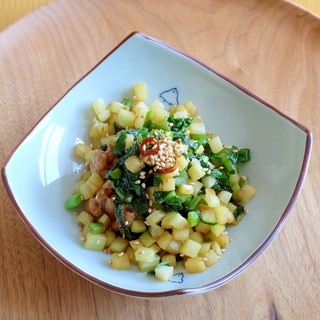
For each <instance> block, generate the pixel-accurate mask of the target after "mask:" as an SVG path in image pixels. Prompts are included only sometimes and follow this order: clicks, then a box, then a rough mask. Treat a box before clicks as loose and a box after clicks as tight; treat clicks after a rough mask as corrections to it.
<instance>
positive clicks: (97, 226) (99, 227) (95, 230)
mask: <svg viewBox="0 0 320 320" xmlns="http://www.w3.org/2000/svg"><path fill="white" fill-rule="evenodd" d="M89 229H90V232H91V233H92V234H99V233H103V232H104V231H105V229H106V227H105V225H104V224H103V223H101V222H96V223H90V224H89Z"/></svg>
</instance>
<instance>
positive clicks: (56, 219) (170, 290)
mask: <svg viewBox="0 0 320 320" xmlns="http://www.w3.org/2000/svg"><path fill="white" fill-rule="evenodd" d="M137 82H146V83H147V85H148V93H149V102H151V101H152V100H155V99H160V100H161V99H162V98H163V103H164V104H165V105H166V104H167V105H169V104H170V103H175V102H176V101H177V100H178V102H181V103H183V102H185V101H187V100H191V101H193V102H194V103H195V105H196V106H197V108H198V113H199V115H200V116H202V117H203V120H204V123H205V124H206V127H207V130H208V131H213V132H214V133H216V134H218V135H219V136H220V137H221V138H222V141H223V142H224V143H225V144H227V145H228V144H229V145H231V144H234V145H236V146H238V147H248V148H250V149H251V158H252V159H251V161H250V162H249V163H246V164H245V165H243V166H242V167H241V173H243V174H246V175H248V176H249V179H250V183H251V184H252V185H254V186H255V187H256V189H257V193H256V195H255V197H254V198H253V200H252V201H251V202H250V204H249V206H248V208H249V213H248V214H247V215H246V216H245V217H244V219H243V220H242V222H241V223H240V224H239V225H238V226H236V227H230V228H229V232H230V234H231V237H232V238H233V242H232V243H231V244H230V246H229V247H228V248H227V250H226V252H225V253H224V256H223V258H222V260H221V261H219V263H217V264H216V265H214V266H212V267H210V268H209V269H208V270H207V271H206V272H205V273H203V274H192V275H190V274H188V273H186V272H185V271H184V270H183V269H178V270H177V274H176V275H175V276H174V278H173V279H172V281H168V282H166V283H161V282H157V281H155V280H154V279H153V278H152V277H150V276H147V275H146V274H144V273H140V272H138V271H137V270H135V269H134V268H133V269H132V270H130V271H114V270H112V269H111V268H110V267H109V266H108V260H109V256H108V255H106V254H103V253H97V252H92V251H87V250H85V249H83V248H82V246H81V242H80V233H79V231H78V229H77V222H76V218H75V217H74V216H73V215H72V214H70V213H69V212H67V211H65V209H64V207H63V204H64V200H65V199H66V197H68V196H69V195H70V194H71V192H72V190H73V187H74V185H75V182H76V181H77V178H78V176H79V173H80V172H81V170H82V169H83V165H82V164H81V163H80V162H79V160H78V159H76V158H75V157H74V156H73V147H74V145H75V144H76V143H77V142H78V141H84V142H88V138H87V132H88V127H89V124H90V121H91V117H92V114H91V111H89V109H90V108H89V107H90V105H91V103H92V101H93V100H95V99H97V98H103V99H104V100H105V101H106V102H109V101H121V100H122V99H123V98H125V97H127V96H131V95H132V93H131V88H132V87H133V85H134V84H135V83H137ZM310 149H311V134H310V132H309V131H308V130H307V129H305V128H304V127H303V126H301V125H299V124H297V123H296V122H294V121H292V120H291V119H289V118H287V117H285V116H284V115H283V114H281V113H279V112H278V111H277V110H275V109H274V108H273V107H271V106H269V105H267V104H266V103H264V102H263V101H261V100H260V99H257V98H256V97H254V96H253V95H252V94H250V93H249V92H246V91H245V90H243V89H241V88H239V87H237V86H235V85H234V84H232V83H231V82H230V81H228V80H227V79H225V78H223V77H221V76H220V75H218V74H216V73H214V72H212V70H210V69H209V68H207V67H206V66H204V65H202V64H201V63H198V62H197V61H195V60H193V59H191V58H189V57H188V56H186V55H183V54H181V53H180V52H178V51H176V50H174V49H172V48H170V47H169V46H168V45H166V44H163V43H161V42H159V41H156V40H154V39H151V38H149V37H147V36H144V35H142V34H138V33H134V34H132V35H130V36H129V37H128V38H127V39H126V40H125V41H124V42H122V43H121V44H120V45H119V46H118V47H117V48H116V49H115V50H114V51H113V52H112V53H111V54H110V55H108V56H107V57H106V58H105V59H104V60H102V61H101V62H100V63H99V64H98V65H97V66H96V67H95V68H94V69H93V70H92V71H91V72H89V73H88V74H87V75H86V76H85V77H84V78H83V79H81V80H80V81H79V82H78V83H77V84H76V85H75V86H74V87H73V88H72V89H71V90H70V91H69V92H68V93H67V94H66V95H65V96H64V97H62V99H61V100H60V101H59V102H58V103H57V104H56V105H55V106H54V107H53V108H52V109H51V110H50V111H49V112H48V113H47V114H46V115H45V116H44V117H43V118H42V119H41V120H40V121H39V122H38V124H37V125H36V126H35V127H34V128H33V130H32V131H31V132H30V133H29V135H28V136H27V137H26V138H25V139H24V140H23V142H22V143H21V144H20V145H19V146H18V148H17V149H16V150H15V152H14V153H13V154H12V156H11V158H10V159H9V161H8V163H7V164H6V166H5V168H4V170H3V177H4V180H5V184H6V187H7V190H8V192H9V195H10V197H11V199H12V200H13V202H14V204H15V206H16V209H17V211H18V213H19V214H20V216H21V218H22V219H23V221H24V222H25V223H26V225H27V226H28V227H29V228H30V230H31V231H32V233H33V234H34V235H35V236H36V238H37V239H38V240H39V241H40V242H41V243H42V244H43V245H44V246H45V247H46V248H47V249H48V250H49V251H50V252H51V253H53V254H54V255H55V256H56V257H57V258H58V259H59V260H61V261H62V262H63V263H64V264H66V265H67V266H68V267H70V268H71V269H73V270H74V271H76V272H77V273H79V274H80V275H82V276H84V277H85V278H87V279H88V280H90V281H93V282H95V283H97V284H98V285H101V286H103V287H105V288H108V289H111V290H114V291H117V292H120V293H124V294H130V295H134V296H144V297H149V296H156V295H159V296H165V295H171V294H184V293H191V292H204V291H206V290H209V289H213V288H215V287H218V286H220V285H222V284H224V283H225V282H227V281H229V280H230V279H232V278H233V277H234V276H236V275H237V274H238V273H239V272H240V271H242V270H243V269H244V268H246V267H247V266H248V265H249V264H250V263H251V262H252V261H254V260H255V258H256V257H257V256H259V254H260V253H261V252H262V251H263V249H265V247H266V246H267V245H268V244H269V243H270V242H271V240H272V239H273V238H274V236H275V235H276V234H277V232H278V231H279V230H280V228H281V226H282V224H283V222H284V220H285V218H286V217H287V215H288V213H289V211H290V209H291V208H292V206H293V204H294V202H295V200H296V197H297V195H298V192H299V191H300V188H301V186H302V182H303V179H304V176H305V172H306V169H307V165H308V160H309V153H310Z"/></svg>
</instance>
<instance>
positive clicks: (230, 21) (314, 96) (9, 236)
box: [0, 0, 320, 320]
mask: <svg viewBox="0 0 320 320" xmlns="http://www.w3.org/2000/svg"><path fill="white" fill-rule="evenodd" d="M134 30H138V31H141V32H144V33H147V34H149V35H151V36H154V37H157V38H160V39H162V40H164V41H166V42H168V43H170V44H171V45H173V46H174V47H176V48H178V49H180V50H182V51H184V52H186V53H188V54H190V55H192V56H194V57H197V58H198V59H199V60H201V61H203V62H204V63H207V64H208V65H210V66H211V67H213V68H214V69H216V70H217V71H219V72H221V73H224V74H225V75H226V76H228V77H230V78H232V79H233V80H235V81H237V82H238V83H240V84H241V85H243V86H245V87H246V88H248V89H249V90H251V91H253V92H254V93H255V94H256V95H258V96H260V97H261V98H263V99H265V100H266V101H268V102H269V103H271V104H272V105H274V106H276V107H277V108H279V109H280V110H281V111H283V112H285V113H287V114H289V115H290V116H291V117H293V118H294V119H296V120H298V121H299V122H301V123H302V124H303V125H305V126H306V127H308V128H309V129H310V130H311V131H312V132H313V140H314V144H313V154H312V157H311V161H310V166H309V172H308V175H307V177H306V180H305V184H304V187H303V190H302V193H301V195H300V197H299V199H298V201H297V204H296V206H295V207H294V209H293V211H292V214H291V215H290V216H289V218H288V220H287V221H286V223H285V225H284V227H283V229H282V230H281V232H280V233H279V235H278V237H277V238H276V239H275V240H274V241H273V242H272V244H271V245H270V247H269V248H268V249H267V250H266V252H265V253H264V254H262V256H261V257H260V258H259V259H258V260H257V261H256V262H255V263H254V264H253V265H252V266H251V267H250V268H249V269H248V270H246V271H244V272H243V273H242V274H240V275H239V276H238V277H237V278H236V279H234V280H233V281H231V282H230V283H228V284H227V285H225V286H223V287H221V288H219V289H217V290H215V291H212V292H209V293H207V294H204V295H199V296H193V297H185V298H182V299H181V298H177V299H172V298H171V299H167V300H152V301H148V300H140V299H134V298H130V297H125V296H121V295H118V294H115V293H112V292H109V291H106V290H103V289H101V288H99V287H97V286H95V285H93V284H91V283H89V282H88V281H86V280H84V279H82V278H80V277H79V276H78V275H76V274H74V273H73V272H72V271H70V270H69V269H67V268H66V267H65V266H64V265H62V264H61V263H60V262H59V261H57V260H56V259H55V258H53V257H52V256H51V255H50V254H49V253H48V252H47V251H46V250H45V249H44V248H43V247H42V246H41V245H40V244H39V243H38V242H37V241H36V240H35V239H34V237H33V236H32V235H31V234H30V233H29V231H28V230H27V229H26V227H25V226H24V225H23V223H22V222H21V220H20V219H19V217H18V215H17V214H16V213H15V211H14V208H13V206H12V204H11V203H10V201H9V199H8V196H7V195H6V193H5V190H4V187H3V184H1V185H0V188H1V190H0V201H1V206H0V217H1V218H0V245H1V250H0V319H155V320H157V319H159V320H160V319H161V320H162V319H174V320H176V319H237V320H242V319H243V320H247V319H258V320H261V319H290V320H291V319H299V320H300V319H308V320H309V319H318V318H319V310H320V307H319V301H320V289H319V287H320V280H319V279H320V271H319V270H320V256H319V243H320V233H319V230H320V214H319V203H320V199H319V188H318V185H319V183H320V176H319V175H320V166H319V158H320V150H319V142H320V141H319V134H320V124H319V118H320V114H319V112H320V111H319V105H320V90H319V88H320V66H319V56H320V41H319V39H320V21H319V20H318V19H317V18H316V17H315V16H312V15H309V14H308V13H306V12H305V11H303V10H301V9H299V8H297V7H294V6H292V5H290V4H289V3H287V2H285V1H279V0H268V1H260V0H242V1H237V0H204V1H188V2H186V1H171V0H165V1H144V0H132V1H117V0H114V1H112V0H110V1H99V0H91V1H86V0H77V1H69V0H58V1H55V2H53V3H51V4H49V5H47V6H44V7H42V8H41V9H40V10H37V11H35V12H34V13H32V14H30V15H27V16H26V17H25V18H24V19H22V20H20V21H18V22H17V23H15V24H14V25H11V27H10V28H8V29H6V30H5V31H4V32H2V33H1V34H0V82H1V86H0V97H1V98H0V112H1V114H0V119H1V126H0V135H1V139H0V143H1V144H0V150H1V153H0V159H1V165H2V166H3V164H4V163H5V161H6V159H7V158H8V156H9V155H10V153H11V151H12V150H13V149H14V147H15V146H16V145H17V144H18V143H19V142H20V141H21V139H22V138H23V137H24V136H25V134H26V133H27V132H28V131H29V130H30V129H31V128H32V127H33V125H34V124H35V122H36V121H37V120H38V119H39V118H40V117H41V116H42V115H43V114H44V113H45V112H46V111H47V110H48V109H49V108H50V107H51V106H52V105H53V104H54V103H55V102H56V101H57V99H59V97H60V96H61V95H62V94H63V93H64V92H65V91H66V90H67V89H68V88H70V87H71V86H72V85H73V84H74V83H75V81H77V80H78V79H79V78H80V77H82V76H83V75H84V74H85V73H86V72H87V71H89V70H90V68H92V67H93V66H94V65H95V64H96V63H97V61H99V60H100V59H101V58H102V57H103V56H105V54H106V53H107V52H109V51H110V50H111V49H113V48H114V47H115V46H116V45H117V44H118V43H119V42H120V41H121V40H122V39H123V38H125V37H126V36H127V35H128V34H129V33H131V32H132V31H134ZM26 170H28V168H26ZM270 195H271V198H272V197H274V196H276V195H273V194H272V190H270ZM270 195H269V196H270ZM266 196H268V195H266ZM44 214H45V213H44Z"/></svg>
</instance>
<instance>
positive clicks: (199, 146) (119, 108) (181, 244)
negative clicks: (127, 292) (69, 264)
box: [65, 83, 255, 281]
mask: <svg viewBox="0 0 320 320" xmlns="http://www.w3.org/2000/svg"><path fill="white" fill-rule="evenodd" d="M147 101H148V94H147V86H146V84H145V83H138V84H136V85H135V86H134V94H133V97H132V99H124V100H123V101H122V102H110V103H109V104H105V103H104V101H103V100H102V99H98V100H96V101H94V102H93V104H92V107H93V110H94V112H95V117H94V119H93V122H92V126H91V127H90V130H89V137H90V139H91V144H90V145H86V144H84V143H78V144H77V145H76V146H75V150H74V152H75V155H76V156H78V157H80V158H82V159H83V160H84V161H85V164H86V170H85V172H84V173H83V174H82V175H81V177H80V180H79V182H78V183H77V184H76V186H75V188H74V191H73V195H72V196H71V197H69V198H68V199H67V200H66V202H65V208H66V209H67V210H73V211H75V212H76V214H77V219H78V222H79V225H80V229H81V233H82V237H81V239H82V241H83V245H84V247H85V248H86V249H90V250H97V251H104V252H106V253H111V260H110V264H111V267H112V268H114V269H119V270H121V269H122V270H123V269H130V268H131V265H132V264H135V265H137V266H138V268H139V270H140V271H142V272H149V273H151V274H154V275H155V277H156V279H158V280H160V281H167V280H168V279H170V278H171V277H172V276H173V273H174V269H175V267H176V265H177V263H178V262H179V261H181V263H182V264H183V265H184V267H185V269H186V270H187V271H188V272H190V273H196V272H203V271H205V270H206V269H207V267H210V266H212V265H213V264H215V263H217V262H218V261H219V259H221V257H222V254H223V251H224V250H225V249H226V247H227V246H228V244H229V243H230V241H231V239H230V237H229V235H228V232H227V230H226V226H227V225H234V224H237V223H238V222H239V221H240V219H241V218H242V217H243V215H244V214H245V213H246V211H247V209H246V207H245V204H246V203H247V202H248V201H249V200H250V199H251V198H252V196H253V195H254V194H255V188H254V187H252V186H251V185H250V184H249V182H248V178H247V177H245V176H242V175H240V173H239V169H238V164H239V163H240V162H246V161H249V160H250V150H249V149H239V148H237V147H236V146H225V145H224V144H223V143H222V141H221V139H220V137H219V136H218V135H215V134H214V133H211V132H207V131H206V128H205V125H204V123H203V121H202V120H201V118H200V117H199V116H197V110H196V107H195V106H194V104H193V103H192V102H191V101H187V102H185V103H184V104H179V105H172V106H171V107H170V109H169V110H166V109H165V108H164V106H163V104H162V103H161V102H160V101H159V100H155V101H153V102H152V103H151V104H148V103H147Z"/></svg>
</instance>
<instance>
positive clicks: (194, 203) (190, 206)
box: [186, 196, 202, 211]
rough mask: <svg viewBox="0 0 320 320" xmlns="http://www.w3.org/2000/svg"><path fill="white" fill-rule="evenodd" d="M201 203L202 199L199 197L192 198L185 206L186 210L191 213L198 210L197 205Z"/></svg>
mask: <svg viewBox="0 0 320 320" xmlns="http://www.w3.org/2000/svg"><path fill="white" fill-rule="evenodd" d="M200 202H202V198H201V197H199V196H194V197H193V198H192V199H191V200H190V201H188V203H187V205H186V210H188V211H193V210H196V209H197V208H198V205H199V204H200Z"/></svg>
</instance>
